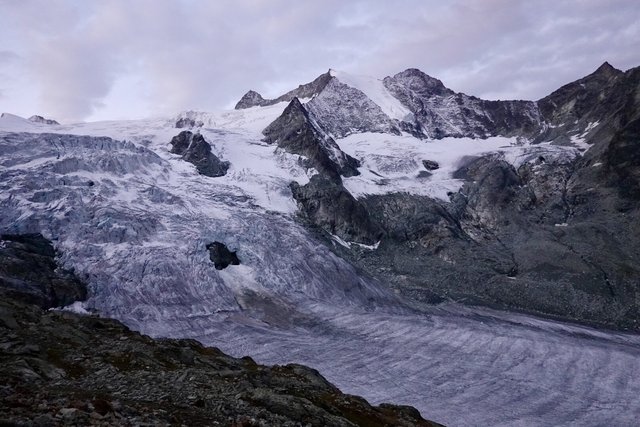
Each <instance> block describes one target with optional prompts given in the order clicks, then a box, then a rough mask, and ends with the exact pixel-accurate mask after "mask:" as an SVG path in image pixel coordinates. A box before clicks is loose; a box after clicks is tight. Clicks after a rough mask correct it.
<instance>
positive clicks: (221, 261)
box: [206, 242, 240, 270]
mask: <svg viewBox="0 0 640 427" xmlns="http://www.w3.org/2000/svg"><path fill="white" fill-rule="evenodd" d="M206 247H207V250H208V251H209V259H211V261H213V263H214V265H215V267H216V270H224V269H225V268H227V267H228V266H230V265H240V260H239V259H238V256H237V255H236V253H235V252H231V251H230V250H229V249H228V248H227V246H226V245H225V244H224V243H220V242H213V243H209V244H208V245H207V246H206Z"/></svg>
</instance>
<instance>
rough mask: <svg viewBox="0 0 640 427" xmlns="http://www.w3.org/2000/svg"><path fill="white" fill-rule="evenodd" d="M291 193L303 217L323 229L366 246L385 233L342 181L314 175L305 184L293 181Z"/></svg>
mask: <svg viewBox="0 0 640 427" xmlns="http://www.w3.org/2000/svg"><path fill="white" fill-rule="evenodd" d="M291 192H292V193H293V198H294V199H295V200H296V201H297V202H298V207H299V210H300V214H301V216H302V217H303V218H304V219H305V220H307V221H309V223H310V224H312V225H314V226H316V227H319V228H320V229H321V230H324V231H326V232H328V233H330V234H332V235H335V236H338V237H339V238H341V239H343V240H345V241H350V242H357V243H362V244H366V245H372V244H375V243H376V242H377V241H378V240H379V239H380V237H381V236H382V230H381V229H380V227H379V226H378V225H377V224H376V223H375V222H373V221H372V220H371V218H370V216H369V212H367V210H366V209H365V208H364V206H363V205H362V204H361V203H360V202H359V201H358V200H356V199H355V198H354V197H353V196H352V195H351V194H350V193H349V192H348V191H347V190H346V189H345V188H344V187H343V186H342V184H341V183H336V182H334V181H333V180H331V179H328V178H326V177H324V176H322V175H314V176H313V177H311V180H310V181H309V183H308V184H306V185H303V186H301V185H299V184H298V183H296V182H293V183H292V184H291Z"/></svg>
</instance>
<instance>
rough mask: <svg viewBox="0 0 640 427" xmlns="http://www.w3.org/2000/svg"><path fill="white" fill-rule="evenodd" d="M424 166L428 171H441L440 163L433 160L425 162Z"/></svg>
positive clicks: (423, 162)
mask: <svg viewBox="0 0 640 427" xmlns="http://www.w3.org/2000/svg"><path fill="white" fill-rule="evenodd" d="M422 165H423V166H424V168H425V169H426V170H428V171H434V170H436V169H440V165H439V164H438V162H436V161H433V160H423V161H422Z"/></svg>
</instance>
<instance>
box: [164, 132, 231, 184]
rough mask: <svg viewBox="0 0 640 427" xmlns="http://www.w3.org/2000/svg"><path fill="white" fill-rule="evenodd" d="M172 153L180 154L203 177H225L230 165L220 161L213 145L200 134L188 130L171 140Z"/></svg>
mask: <svg viewBox="0 0 640 427" xmlns="http://www.w3.org/2000/svg"><path fill="white" fill-rule="evenodd" d="M171 146H172V148H171V152H172V153H174V154H180V155H181V156H182V158H183V159H184V160H186V161H187V162H189V163H192V164H194V165H195V166H196V168H197V169H198V172H199V173H200V174H201V175H206V176H210V177H217V176H223V175H225V174H226V173H227V170H228V169H229V166H230V163H229V162H226V161H222V160H220V159H219V158H218V157H217V156H216V155H215V154H213V153H212V152H211V145H209V143H208V142H207V141H205V139H204V137H203V136H202V135H200V134H199V133H195V134H194V133H193V132H190V131H188V130H185V131H182V132H180V133H179V134H178V135H176V136H174V137H173V138H172V139H171Z"/></svg>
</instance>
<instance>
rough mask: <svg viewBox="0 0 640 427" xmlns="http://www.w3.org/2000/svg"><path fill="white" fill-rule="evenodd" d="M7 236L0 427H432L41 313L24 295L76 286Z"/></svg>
mask: <svg viewBox="0 0 640 427" xmlns="http://www.w3.org/2000/svg"><path fill="white" fill-rule="evenodd" d="M11 238H12V239H13V240H2V247H0V266H2V267H3V270H2V272H3V274H2V276H1V277H0V425H11V426H22V425H24V426H49V425H225V426H306V425H310V426H352V425H363V426H434V425H437V424H435V423H432V422H429V421H425V420H423V419H422V418H421V417H420V414H419V413H418V411H416V410H415V409H413V408H411V407H404V406H394V405H385V404H383V405H380V406H377V407H372V406H371V405H369V404H368V403H367V402H366V401H365V400H364V399H362V398H359V397H356V396H350V395H345V394H343V393H341V392H340V390H338V389H337V388H336V387H335V386H333V385H332V384H330V383H329V382H327V381H326V380H325V379H324V378H322V376H320V374H319V373H318V372H317V371H315V370H313V369H310V368H307V367H304V366H301V365H293V364H292V365H286V366H274V367H266V366H261V365H258V364H256V363H255V362H254V361H253V360H251V359H250V358H249V357H245V358H242V359H236V358H233V357H230V356H227V355H225V354H224V353H222V352H221V351H219V350H218V349H215V348H207V347H203V346H202V345H200V344H199V343H198V342H196V341H193V340H169V339H166V340H154V339H151V338H149V337H147V336H143V335H140V334H138V333H136V332H132V331H131V330H129V329H128V328H126V327H125V326H124V325H123V324H121V323H120V322H117V321H115V320H109V319H101V318H97V317H94V316H81V315H77V314H74V313H70V312H60V311H47V310H43V308H41V306H44V307H47V306H48V305H50V302H48V303H43V304H40V305H41V306H38V305H35V304H33V302H34V300H33V295H40V294H42V290H43V289H50V288H51V286H52V285H51V284H52V283H53V288H54V291H57V289H58V287H60V288H61V289H68V288H69V287H70V286H71V284H73V285H77V284H78V283H79V281H78V279H77V278H75V277H74V276H73V274H72V273H71V272H65V271H63V270H61V269H55V272H53V273H52V272H51V271H50V270H49V269H44V271H40V267H39V266H42V265H45V266H47V265H50V263H51V262H54V261H53V260H54V258H53V255H55V252H54V251H53V249H52V248H51V245H50V243H49V242H48V241H46V240H45V239H44V238H42V236H39V235H31V236H27V238H26V239H22V242H20V241H18V240H19V238H18V237H16V236H12V237H11ZM25 241H26V243H24V242H25ZM17 252H19V253H20V256H21V261H20V262H18V261H16V253H17ZM41 301H42V300H39V301H38V302H41ZM65 302H68V301H66V300H65Z"/></svg>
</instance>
